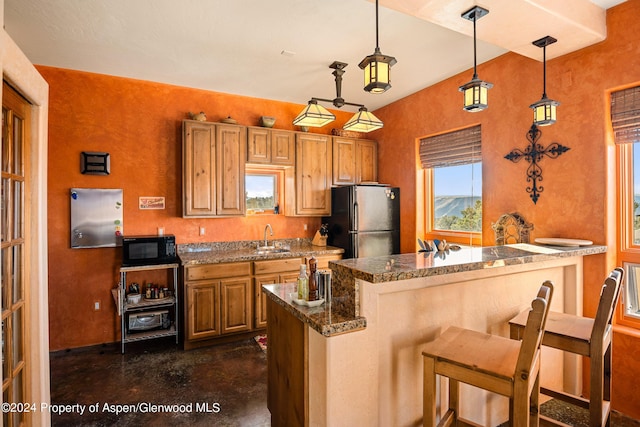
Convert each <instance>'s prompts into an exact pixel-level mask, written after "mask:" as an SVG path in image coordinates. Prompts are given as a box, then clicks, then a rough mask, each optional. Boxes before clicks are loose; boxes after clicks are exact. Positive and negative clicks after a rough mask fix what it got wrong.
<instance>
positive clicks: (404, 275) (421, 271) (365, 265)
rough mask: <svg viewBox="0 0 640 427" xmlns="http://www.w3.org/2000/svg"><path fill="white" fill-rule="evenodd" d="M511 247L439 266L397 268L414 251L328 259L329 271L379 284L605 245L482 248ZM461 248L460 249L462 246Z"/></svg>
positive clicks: (601, 249)
mask: <svg viewBox="0 0 640 427" xmlns="http://www.w3.org/2000/svg"><path fill="white" fill-rule="evenodd" d="M527 246H528V247H529V248H530V249H535V248H536V247H537V248H541V250H544V249H547V250H553V251H555V252H553V253H551V252H547V253H544V252H534V251H532V250H527V249H523V248H524V247H527ZM504 247H507V248H511V249H515V250H516V251H517V252H518V253H517V254H515V255H511V256H507V257H498V258H496V259H491V260H472V261H468V262H462V263H456V264H451V265H442V266H428V267H419V268H401V267H398V266H399V265H401V264H402V261H403V259H406V258H410V257H415V256H416V254H415V253H408V254H398V255H388V256H384V257H372V258H361V259H356V258H349V259H343V260H336V261H331V262H330V268H331V269H332V270H338V271H343V272H344V273H347V274H349V275H351V276H353V277H354V278H356V279H361V280H364V281H366V282H370V283H383V282H390V281H397V280H407V279H412V278H418V277H430V276H438V275H442V274H451V273H459V272H465V271H474V270H481V269H486V268H495V267H505V266H509V265H518V264H527V263H533V262H541V261H547V260H553V259H557V258H566V257H573V256H587V255H597V254H601V253H605V252H606V251H607V246H605V245H590V246H580V247H559V246H549V245H537V244H530V245H529V244H526V245H522V244H515V245H505V246H503V247H500V246H495V247H493V246H486V247H482V248H483V249H489V250H490V249H492V248H504ZM463 250H464V249H463ZM423 256H424V257H438V256H443V254H441V253H439V252H429V253H425V254H423ZM374 263H375V264H377V265H376V268H370V267H371V266H372V265H373V264H374ZM380 263H386V268H385V271H380V268H379V264H380Z"/></svg>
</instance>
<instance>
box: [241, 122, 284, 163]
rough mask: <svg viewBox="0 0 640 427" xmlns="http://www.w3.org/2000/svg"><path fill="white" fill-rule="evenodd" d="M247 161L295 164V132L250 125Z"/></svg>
mask: <svg viewBox="0 0 640 427" xmlns="http://www.w3.org/2000/svg"><path fill="white" fill-rule="evenodd" d="M247 162H248V163H258V164H268V165H279V166H293V165H294V164H295V133H294V132H291V131H286V130H273V129H268V128H260V127H249V128H248V129H247Z"/></svg>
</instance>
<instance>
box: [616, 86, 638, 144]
mask: <svg viewBox="0 0 640 427" xmlns="http://www.w3.org/2000/svg"><path fill="white" fill-rule="evenodd" d="M611 125H612V127H613V134H614V138H615V143H616V144H628V143H633V142H640V86H637V87H632V88H629V89H624V90H619V91H617V92H613V93H612V94H611Z"/></svg>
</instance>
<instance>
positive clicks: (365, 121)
mask: <svg viewBox="0 0 640 427" xmlns="http://www.w3.org/2000/svg"><path fill="white" fill-rule="evenodd" d="M382 126H384V124H383V123H382V122H381V121H380V119H379V118H377V117H376V116H374V115H373V113H370V112H369V111H367V108H366V107H364V106H362V107H360V110H358V112H357V113H356V114H354V115H353V117H351V118H350V119H349V121H348V122H347V123H345V124H344V126H343V127H342V129H344V130H353V131H356V132H371V131H373V130H376V129H380V128H381V127H382Z"/></svg>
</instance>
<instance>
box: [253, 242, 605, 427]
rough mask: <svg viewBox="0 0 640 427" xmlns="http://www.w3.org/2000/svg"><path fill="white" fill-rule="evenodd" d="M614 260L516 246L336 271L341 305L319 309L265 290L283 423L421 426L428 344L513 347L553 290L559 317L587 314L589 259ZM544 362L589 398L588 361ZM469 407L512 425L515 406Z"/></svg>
mask: <svg viewBox="0 0 640 427" xmlns="http://www.w3.org/2000/svg"><path fill="white" fill-rule="evenodd" d="M604 252H606V247H605V246H599V245H590V246H582V247H578V246H576V247H559V246H543V245H532V244H514V245H505V246H496V247H471V248H462V249H460V250H458V251H446V252H445V251H442V252H424V253H417V254H402V255H390V256H381V257H371V258H354V259H345V260H340V261H332V262H331V263H330V264H329V266H330V268H331V270H332V286H331V290H332V296H331V299H330V300H328V301H325V303H324V304H322V305H321V306H319V307H304V306H299V305H297V304H295V303H294V302H293V301H292V299H291V293H293V292H294V290H295V289H294V288H295V286H294V285H291V284H286V285H265V286H264V287H263V289H264V290H265V292H266V293H267V295H268V298H269V299H268V305H267V319H268V321H267V333H268V346H269V347H268V371H269V372H268V381H269V394H268V407H269V410H270V411H271V416H272V424H273V425H331V426H352V425H367V426H375V425H386V426H406V425H418V424H420V423H421V420H422V377H423V374H422V356H421V352H422V346H423V345H424V343H426V342H429V341H431V340H433V339H434V338H436V337H437V336H438V335H439V334H440V333H441V332H442V331H444V330H445V329H446V328H447V327H449V326H458V327H462V328H467V329H474V330H477V331H481V332H486V333H490V334H494V335H501V336H505V337H508V336H509V327H508V320H509V319H510V318H511V317H513V316H514V315H516V314H518V313H519V312H520V311H522V310H524V309H526V308H528V307H530V304H531V300H532V299H533V298H534V296H535V294H536V292H537V290H538V288H539V287H540V284H541V283H542V282H544V281H545V280H552V281H553V283H554V286H555V291H554V296H553V301H552V304H551V309H552V310H554V311H561V312H566V313H571V314H578V315H580V314H582V300H583V299H582V282H583V277H582V274H583V273H582V270H583V269H582V265H583V257H584V256H589V255H596V254H601V253H604ZM543 357H544V360H545V369H544V371H543V373H542V377H541V381H542V384H544V385H546V386H553V387H556V388H564V389H565V390H566V391H569V392H575V391H577V390H578V389H580V388H581V371H580V369H581V364H580V362H579V360H577V359H576V358H575V357H574V356H567V355H564V354H562V353H560V352H558V351H556V350H553V349H547V348H545V349H544V352H543ZM441 394H442V393H441ZM461 396H462V397H461V401H462V407H461V408H462V409H461V411H462V414H463V415H464V417H465V418H467V419H470V420H472V421H474V422H476V423H480V424H483V425H498V424H500V423H501V422H504V421H505V420H506V419H507V411H508V401H507V400H506V399H505V398H503V397H499V396H495V395H489V394H486V393H485V392H483V391H480V390H477V389H471V388H470V387H465V386H463V387H462V389H461Z"/></svg>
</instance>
